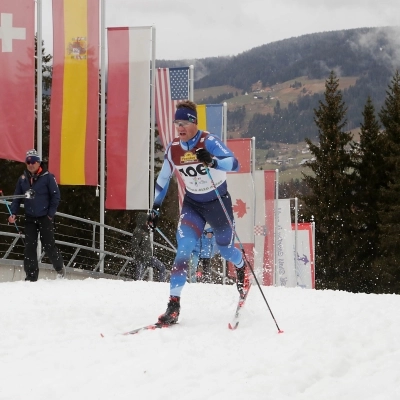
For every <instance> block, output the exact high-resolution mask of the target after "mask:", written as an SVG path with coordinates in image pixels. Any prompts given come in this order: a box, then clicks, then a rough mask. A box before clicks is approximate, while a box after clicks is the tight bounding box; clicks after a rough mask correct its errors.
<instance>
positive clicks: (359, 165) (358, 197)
mask: <svg viewBox="0 0 400 400" xmlns="http://www.w3.org/2000/svg"><path fill="white" fill-rule="evenodd" d="M362 115H363V122H362V123H361V132H360V143H356V144H354V145H353V146H352V150H353V154H354V158H355V164H354V184H355V188H354V196H353V198H354V200H353V204H352V211H353V215H351V219H350V221H349V223H351V224H352V226H353V229H354V235H353V240H352V248H353V250H354V261H355V262H354V265H353V266H352V269H353V275H352V277H351V278H352V279H351V280H352V289H353V291H360V292H366V293H370V292H375V291H376V290H377V283H378V281H377V276H376V275H375V274H374V269H373V267H374V261H375V259H376V257H377V251H378V250H377V249H378V240H379V234H378V224H379V215H378V202H379V194H380V189H381V187H383V186H385V185H386V168H385V162H384V144H385V140H384V139H385V135H382V134H381V133H380V126H379V122H378V120H377V118H376V116H375V108H374V106H373V103H372V100H371V98H370V97H368V99H367V103H366V104H365V107H364V112H363V113H362Z"/></svg>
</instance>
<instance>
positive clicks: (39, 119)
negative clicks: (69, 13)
mask: <svg viewBox="0 0 400 400" xmlns="http://www.w3.org/2000/svg"><path fill="white" fill-rule="evenodd" d="M36 7H37V10H36V13H37V33H36V68H37V69H36V86H37V97H36V131H37V143H36V146H37V148H36V150H37V152H38V154H39V155H40V156H41V157H42V153H43V149H42V147H43V144H42V136H43V135H42V125H43V76H42V0H36Z"/></svg>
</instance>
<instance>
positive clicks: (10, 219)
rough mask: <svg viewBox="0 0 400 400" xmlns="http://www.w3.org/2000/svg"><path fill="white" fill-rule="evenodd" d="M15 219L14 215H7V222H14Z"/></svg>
mask: <svg viewBox="0 0 400 400" xmlns="http://www.w3.org/2000/svg"><path fill="white" fill-rule="evenodd" d="M16 219H17V216H16V215H14V214H13V215H10V216H9V217H8V222H9V223H10V224H13V223H14V222H15V220H16Z"/></svg>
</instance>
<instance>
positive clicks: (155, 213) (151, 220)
mask: <svg viewBox="0 0 400 400" xmlns="http://www.w3.org/2000/svg"><path fill="white" fill-rule="evenodd" d="M159 218H160V208H159V207H153V209H152V210H150V212H149V215H148V216H147V226H148V227H149V228H150V229H151V230H152V231H154V229H156V228H157V223H158V219H159Z"/></svg>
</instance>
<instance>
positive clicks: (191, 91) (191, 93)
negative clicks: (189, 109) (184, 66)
mask: <svg viewBox="0 0 400 400" xmlns="http://www.w3.org/2000/svg"><path fill="white" fill-rule="evenodd" d="M193 99H194V65H189V100H190V101H193Z"/></svg>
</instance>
